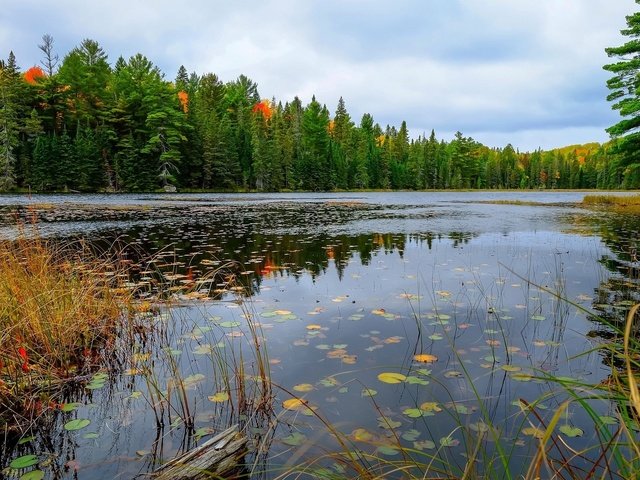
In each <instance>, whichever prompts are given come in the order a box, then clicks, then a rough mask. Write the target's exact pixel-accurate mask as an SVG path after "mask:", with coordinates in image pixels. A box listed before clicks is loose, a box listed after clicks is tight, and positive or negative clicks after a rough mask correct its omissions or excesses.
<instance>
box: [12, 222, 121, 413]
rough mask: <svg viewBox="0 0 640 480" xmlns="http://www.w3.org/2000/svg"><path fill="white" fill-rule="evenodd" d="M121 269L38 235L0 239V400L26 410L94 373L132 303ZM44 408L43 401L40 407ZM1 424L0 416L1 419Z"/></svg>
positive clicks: (109, 262)
mask: <svg viewBox="0 0 640 480" xmlns="http://www.w3.org/2000/svg"><path fill="white" fill-rule="evenodd" d="M124 268H126V266H125V265H124V264H123V263H119V262H118V261H114V259H113V258H109V259H106V258H104V259H100V258H98V257H95V256H94V255H93V254H90V253H88V251H87V250H86V249H83V248H81V246H79V245H73V246H72V245H66V246H60V245H56V244H54V243H53V242H50V241H46V240H44V239H42V238H40V237H39V236H38V235H37V232H36V235H30V236H29V238H27V237H26V236H25V235H21V236H20V237H19V238H18V239H17V240H15V241H10V240H2V241H0V397H1V398H0V400H2V404H3V405H5V406H7V405H8V406H10V409H5V413H6V412H7V411H9V410H11V411H13V412H14V413H19V412H23V413H25V414H27V413H28V412H26V408H25V407H26V406H27V405H28V404H32V403H33V402H31V401H30V399H31V400H32V397H33V396H34V395H37V396H38V398H39V404H42V398H43V397H44V398H46V397H47V395H46V394H43V392H46V391H47V390H48V389H51V388H56V387H59V386H61V385H64V384H65V382H66V381H68V380H70V379H74V378H77V377H79V376H81V375H84V374H87V373H89V372H90V371H91V367H92V365H94V364H95V361H96V359H97V357H99V356H100V355H101V352H102V351H104V349H106V348H108V346H109V343H110V342H112V341H114V338H115V335H116V334H117V331H118V329H119V327H120V326H121V325H122V322H123V321H125V320H126V318H127V315H126V311H127V309H128V307H129V306H130V300H131V297H130V294H129V292H128V291H127V290H126V289H123V288H119V286H120V285H119V282H120V281H121V279H122V276H121V275H120V273H122V270H123V269H124ZM45 404H46V402H45ZM0 421H2V419H0Z"/></svg>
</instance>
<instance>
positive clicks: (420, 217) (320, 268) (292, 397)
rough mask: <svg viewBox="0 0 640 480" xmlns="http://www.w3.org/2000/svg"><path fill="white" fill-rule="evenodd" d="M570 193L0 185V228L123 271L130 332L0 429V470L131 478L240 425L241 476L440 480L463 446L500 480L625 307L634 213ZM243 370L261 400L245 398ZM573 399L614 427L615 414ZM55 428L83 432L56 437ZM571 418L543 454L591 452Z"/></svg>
mask: <svg viewBox="0 0 640 480" xmlns="http://www.w3.org/2000/svg"><path fill="white" fill-rule="evenodd" d="M583 196H584V193H580V192H528V191H522V192H426V193H420V192H400V193H334V194H311V193H308V194H293V193H292V194H193V195H187V194H162V195H153V194H145V195H72V196H71V195H69V196H66V195H46V196H34V197H31V198H29V197H27V196H13V195H4V196H0V219H1V221H0V236H1V237H5V238H13V237H14V236H15V234H16V231H15V227H14V226H13V225H14V224H15V220H16V218H18V219H24V220H28V219H30V218H32V217H33V216H34V217H35V218H36V219H37V222H38V229H39V233H40V235H42V236H44V237H49V238H52V239H55V240H56V241H58V240H59V241H63V242H64V241H73V240H77V239H79V238H82V239H83V240H85V241H86V242H87V243H88V244H90V245H91V246H92V247H93V248H95V249H97V250H98V251H107V250H109V249H113V248H119V249H121V250H120V251H121V252H122V253H121V254H122V255H126V256H127V257H128V258H129V259H130V261H131V262H132V264H135V265H140V266H139V268H137V269H136V270H135V272H134V275H133V276H132V279H131V281H130V283H131V285H132V288H136V289H138V291H139V292H140V293H139V295H140V308H139V311H138V313H137V318H136V321H137V322H139V324H140V329H139V330H140V332H139V333H140V334H139V335H138V336H137V337H136V338H135V339H133V340H131V339H123V340H122V345H114V346H111V348H113V355H112V357H113V358H112V362H110V366H109V368H108V369H107V368H106V367H105V368H103V369H102V370H101V372H103V373H98V377H97V379H93V380H91V381H90V383H89V385H90V386H92V387H93V388H87V386H86V385H85V386H84V387H82V386H81V387H80V388H78V389H75V390H72V391H69V392H67V393H66V397H65V398H63V399H61V403H63V404H71V403H73V402H76V403H77V404H75V405H74V407H73V409H71V410H70V411H68V412H63V411H60V412H55V413H52V414H50V415H49V418H46V419H43V421H42V424H39V425H36V426H34V428H33V431H30V432H25V433H24V435H23V437H32V438H28V441H26V442H23V443H22V444H15V442H4V443H3V449H2V451H1V453H2V457H1V459H0V468H5V467H6V466H7V465H8V464H9V462H10V461H11V459H13V458H16V457H18V456H20V455H25V454H27V453H29V454H36V455H38V456H39V457H41V458H42V460H43V464H42V465H43V466H41V468H42V469H43V470H44V471H45V472H46V475H47V477H46V478H80V479H83V480H86V479H99V478H132V477H134V476H135V475H137V474H141V473H146V472H150V471H151V470H153V469H154V468H156V467H157V466H158V465H159V464H160V463H162V462H163V461H166V460H168V459H170V458H172V457H173V456H174V455H175V454H176V453H178V452H181V451H184V450H186V449H188V448H190V447H191V446H193V445H194V444H196V443H197V441H199V440H200V441H204V440H206V439H207V438H209V436H210V435H211V434H213V433H215V432H218V431H221V430H223V429H225V428H226V427H227V426H228V425H229V424H231V423H240V424H242V425H244V426H246V431H247V432H248V434H249V436H250V437H251V447H252V448H251V452H250V454H249V455H247V457H246V460H247V467H246V471H248V472H249V471H251V472H252V473H253V477H254V478H276V477H278V476H279V475H282V474H283V472H284V471H286V470H287V469H293V470H295V469H294V468H293V467H294V466H296V465H298V466H299V467H300V466H301V465H305V467H304V468H306V469H307V470H306V471H307V473H309V474H311V475H313V476H315V477H325V478H340V477H350V476H354V475H355V473H354V471H353V470H352V469H350V468H351V467H350V466H349V465H348V464H347V463H346V462H344V461H343V460H344V458H345V456H348V455H349V452H358V453H359V454H360V455H362V456H363V457H362V461H363V462H364V463H365V464H366V463H367V462H371V464H373V463H382V464H383V465H384V466H388V465H392V464H393V462H399V461H401V460H403V459H405V460H406V457H407V455H408V456H410V457H411V458H413V459H414V460H413V461H414V463H415V464H417V465H421V466H423V467H424V466H426V465H429V466H430V468H431V473H430V475H431V476H432V477H433V478H438V477H439V476H442V477H443V478H444V477H445V473H439V472H453V474H455V475H457V476H461V475H462V474H463V472H464V470H465V465H466V463H467V460H468V458H470V457H471V456H472V455H473V452H474V451H476V447H477V446H478V445H481V446H482V448H481V449H480V451H481V452H483V453H482V455H481V456H480V457H474V458H475V460H474V462H475V463H476V464H477V465H476V468H477V469H478V471H479V472H484V473H485V474H486V475H488V476H491V477H494V478H495V477H498V478H507V476H512V477H514V478H515V477H517V476H518V474H523V473H524V472H526V470H527V468H528V466H529V464H530V462H531V458H532V456H533V455H535V452H536V445H537V442H538V440H537V439H536V436H537V435H539V433H538V432H539V430H536V429H537V428H540V422H541V421H544V422H548V421H549V419H550V418H551V416H552V415H553V413H554V412H555V411H557V410H558V409H559V408H561V405H563V402H564V401H565V400H567V398H570V397H571V392H576V391H584V392H588V391H589V389H590V387H589V385H594V384H598V383H599V382H604V381H606V380H607V378H609V376H610V375H611V370H612V362H611V360H610V359H609V358H608V357H607V356H606V355H604V354H603V353H602V351H601V350H600V349H598V348H597V347H598V346H599V345H601V344H602V343H603V342H604V341H606V340H607V339H608V338H609V337H610V329H609V327H608V325H607V321H608V322H614V323H615V322H622V321H623V320H624V315H625V313H626V311H627V310H628V309H629V307H630V305H632V304H633V303H634V302H636V301H637V300H638V294H637V291H638V289H637V278H638V271H637V268H638V266H639V265H638V262H637V259H636V257H635V251H636V248H637V243H638V239H637V238H638V235H637V232H638V231H639V230H640V220H639V219H638V218H637V216H633V215H623V214H611V213H608V214H605V213H598V212H594V211H589V210H586V209H584V208H582V207H580V206H579V205H578V203H579V202H580V201H581V199H582V197H583ZM487 202H518V204H509V203H487ZM29 231H30V230H29V228H27V233H28V232H29ZM158 295H169V296H171V298H172V299H173V301H172V304H171V306H169V307H167V306H164V305H162V304H161V303H160V302H158V301H157V296H158ZM605 320H606V321H605ZM256 344H258V345H259V346H260V350H259V351H256V348H255V345H256ZM240 365H242V368H241V369H240V371H239V366H240ZM265 366H266V368H268V370H269V372H270V378H271V383H272V386H271V388H272V393H273V395H274V396H275V399H274V402H273V410H272V411H266V409H261V408H259V405H258V404H257V402H256V401H253V402H252V401H251V397H252V396H253V397H254V398H255V397H256V396H259V395H260V392H263V390H262V389H263V388H265V387H264V385H262V384H261V381H260V375H261V373H260V369H261V368H265ZM613 368H615V365H614V367H613ZM100 379H102V380H100ZM263 393H264V392H263ZM267 393H269V392H267ZM245 396H246V397H247V398H243V397H245ZM528 405H534V410H535V412H536V414H535V415H533V414H531V413H529V414H528V415H525V414H524V413H523V412H524V411H526V409H527V408H528ZM591 407H592V409H593V411H594V412H595V414H597V415H598V416H601V417H602V418H606V419H607V421H608V422H609V423H611V431H614V430H615V429H616V428H617V420H616V418H617V416H616V408H617V405H615V404H612V403H609V402H603V401H594V402H592V403H591ZM562 408H564V407H562ZM73 419H87V420H89V421H90V423H89V424H88V425H87V426H84V427H83V428H81V429H77V430H73V429H72V430H65V429H64V428H63V425H64V424H65V423H67V422H69V421H71V420H73ZM327 425H329V426H330V427H329V428H328V427H327ZM488 425H491V428H489V426H488ZM593 425H594V424H593V420H592V418H591V417H590V416H589V415H588V414H587V411H585V409H584V408H581V407H580V406H579V405H576V404H575V403H571V404H569V405H568V407H567V409H566V411H564V413H563V415H562V418H561V419H560V421H559V423H558V427H564V431H563V434H562V435H563V437H562V439H563V442H564V444H565V445H566V446H567V447H565V446H561V447H558V448H559V449H558V451H557V452H555V453H557V455H559V456H562V455H566V454H567V452H568V451H570V449H573V450H575V451H581V450H583V449H585V448H587V447H588V446H592V445H594V444H598V445H599V443H600V442H599V441H598V440H597V438H596V436H597V435H598V434H597V432H595V431H594V426H593ZM332 431H333V434H332ZM335 434H337V435H338V436H339V437H340V438H341V439H342V444H341V443H340V442H338V441H336V438H335ZM496 452H501V453H500V455H501V458H508V462H506V463H504V462H503V463H501V462H500V461H498V460H496V458H498V456H496V455H497V453H496ZM552 454H554V452H552ZM598 455H599V451H598V450H586V453H585V454H584V455H583V456H579V457H576V458H572V462H574V463H575V465H576V468H589V465H590V463H589V462H590V461H593V460H595V459H596V458H597V457H598ZM583 457H584V458H583ZM305 462H307V463H305ZM300 468H302V467H300ZM372 468H373V467H372ZM416 468H417V469H418V470H419V467H416ZM299 471H301V470H299ZM5 473H7V472H5ZM413 473H414V474H415V472H413ZM394 476H395V477H397V478H403V477H404V473H402V472H397V473H396V474H395V475H388V478H394ZM16 478H17V477H16Z"/></svg>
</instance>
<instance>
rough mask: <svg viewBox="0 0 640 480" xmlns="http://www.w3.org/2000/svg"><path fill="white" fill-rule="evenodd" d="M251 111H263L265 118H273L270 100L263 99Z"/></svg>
mask: <svg viewBox="0 0 640 480" xmlns="http://www.w3.org/2000/svg"><path fill="white" fill-rule="evenodd" d="M251 111H252V112H253V113H261V114H262V116H263V117H264V119H265V120H269V119H270V118H271V114H272V113H273V109H272V108H271V102H270V101H269V100H261V101H260V102H258V103H256V104H255V105H254V106H253V108H252V109H251Z"/></svg>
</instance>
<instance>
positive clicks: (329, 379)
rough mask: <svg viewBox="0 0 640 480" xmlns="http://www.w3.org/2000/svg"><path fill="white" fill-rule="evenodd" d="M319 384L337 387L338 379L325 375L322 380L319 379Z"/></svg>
mask: <svg viewBox="0 0 640 480" xmlns="http://www.w3.org/2000/svg"><path fill="white" fill-rule="evenodd" d="M320 385H322V386H323V387H329V388H330V387H337V386H338V381H337V380H336V379H335V378H333V377H326V378H323V379H322V380H320Z"/></svg>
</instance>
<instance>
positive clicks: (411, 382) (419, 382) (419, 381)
mask: <svg viewBox="0 0 640 480" xmlns="http://www.w3.org/2000/svg"><path fill="white" fill-rule="evenodd" d="M405 382H406V383H408V384H409V385H429V381H428V380H424V379H423V378H420V377H414V376H413V375H409V376H408V377H407V379H406V380H405Z"/></svg>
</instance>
